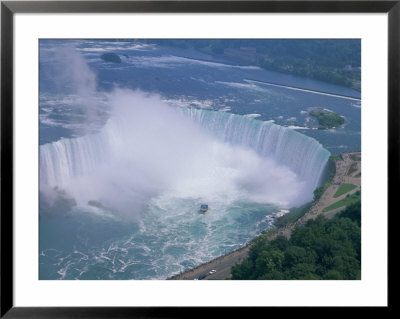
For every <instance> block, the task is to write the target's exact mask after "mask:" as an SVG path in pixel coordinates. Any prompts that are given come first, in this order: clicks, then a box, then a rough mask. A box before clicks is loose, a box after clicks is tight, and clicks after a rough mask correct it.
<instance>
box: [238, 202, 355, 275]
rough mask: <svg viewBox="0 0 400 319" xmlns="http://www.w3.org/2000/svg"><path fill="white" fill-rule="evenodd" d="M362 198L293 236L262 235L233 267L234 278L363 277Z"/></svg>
mask: <svg viewBox="0 0 400 319" xmlns="http://www.w3.org/2000/svg"><path fill="white" fill-rule="evenodd" d="M360 225H361V202H360V200H359V201H357V202H356V203H354V204H353V205H351V206H349V207H347V208H346V209H345V210H344V211H343V212H341V213H339V214H337V215H336V216H335V217H333V218H332V219H327V218H325V217H324V216H322V215H320V216H318V217H317V218H316V219H315V220H309V221H307V223H306V224H305V225H304V226H303V227H296V228H295V229H294V230H293V232H292V235H291V237H290V239H289V240H288V239H286V238H285V237H284V236H278V237H276V238H275V239H274V240H271V241H268V240H266V238H258V240H257V241H254V244H253V245H252V247H251V248H250V252H249V257H248V258H247V259H245V260H244V261H243V262H241V263H240V264H237V265H235V266H233V267H232V268H231V274H232V277H231V279H233V280H263V279H265V280H293V279H304V280H316V279H326V280H359V279H361V228H360Z"/></svg>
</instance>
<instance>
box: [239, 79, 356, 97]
mask: <svg viewBox="0 0 400 319" xmlns="http://www.w3.org/2000/svg"><path fill="white" fill-rule="evenodd" d="M245 81H251V82H256V83H262V84H266V85H270V86H276V87H281V88H285V89H289V90H296V91H303V92H309V93H315V94H321V95H327V96H333V97H338V98H343V99H347V100H354V101H361V98H357V97H354V96H349V95H343V94H337V93H330V92H325V91H319V90H311V89H305V88H301V87H297V86H289V85H283V84H279V83H273V82H267V81H260V80H253V79H245Z"/></svg>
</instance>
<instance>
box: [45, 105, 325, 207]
mask: <svg viewBox="0 0 400 319" xmlns="http://www.w3.org/2000/svg"><path fill="white" fill-rule="evenodd" d="M175 110H176V109H172V110H170V111H173V113H175V115H174V116H176V115H179V114H177V113H178V112H176V111H175ZM178 110H179V113H181V115H182V114H183V115H184V117H185V118H189V119H191V121H192V122H194V123H195V124H197V125H199V126H200V128H201V130H202V131H206V132H208V133H210V135H212V136H214V137H215V138H216V139H217V140H219V141H222V142H224V143H226V144H230V145H234V146H241V147H244V148H246V149H251V150H253V151H255V152H256V153H257V154H258V156H260V157H261V158H270V159H272V160H273V161H274V162H276V163H278V164H279V165H281V166H285V167H288V168H289V169H290V170H291V171H292V172H294V173H295V174H296V175H297V177H298V179H299V180H301V181H302V182H303V183H304V185H303V187H302V188H303V189H302V191H301V192H302V194H303V195H302V197H303V200H304V201H308V200H311V199H312V194H313V190H314V189H315V188H316V187H317V186H319V184H320V182H321V179H322V177H323V175H324V170H325V167H326V164H327V161H328V159H329V156H330V153H329V152H328V151H327V150H326V149H324V148H323V147H322V145H321V144H320V143H319V142H318V141H316V140H315V139H313V138H311V137H308V136H305V135H303V134H300V133H298V132H296V131H294V130H291V129H288V128H285V127H282V126H279V125H276V124H273V123H267V122H263V121H260V120H256V119H252V118H249V117H245V116H241V115H236V114H230V113H226V112H218V111H209V110H199V109H194V108H178ZM165 115H166V116H167V118H166V119H165V121H164V119H161V120H158V121H160V122H161V121H164V122H166V123H163V124H162V125H163V126H162V127H163V129H164V131H166V130H169V128H168V116H169V114H165ZM181 115H179V116H181ZM161 118H162V116H161ZM173 120H174V119H173ZM123 121H124V125H125V124H126V123H125V119H123ZM121 123H122V122H118V121H117V122H116V121H113V119H112V118H111V119H110V121H109V122H108V123H107V124H106V126H105V127H104V128H103V129H102V130H101V132H99V133H97V134H91V135H87V136H83V137H78V138H70V139H67V138H64V139H60V140H59V141H56V142H52V143H49V144H45V145H42V146H40V183H41V188H42V187H46V186H49V187H56V186H57V187H59V188H64V187H66V186H68V184H69V183H70V181H71V179H76V178H80V177H83V176H86V175H88V174H93V176H96V172H104V170H107V168H108V167H109V166H107V165H109V163H113V165H115V164H116V163H117V161H116V156H118V155H119V154H120V153H121V150H122V151H123V152H125V146H124V143H125V142H126V140H128V139H131V138H133V137H132V136H133V135H132V134H131V132H130V131H129V134H128V133H127V132H125V131H124V127H121V125H120V124H121ZM178 123H179V122H178ZM175 124H176V123H175ZM130 125H133V124H131V123H128V125H127V126H128V127H129V126H130ZM175 126H176V125H175ZM179 134H183V133H182V131H179V132H176V136H177V135H179ZM136 135H137V134H136ZM176 136H172V137H171V139H170V140H173V139H174V137H176ZM121 137H123V138H121ZM134 139H140V136H136V137H134ZM195 143H196V142H195V141H194V142H193V144H195ZM133 145H135V146H128V147H126V148H129V147H130V148H131V150H128V151H127V155H125V154H124V156H128V157H127V158H126V159H124V161H126V162H128V161H129V160H130V159H132V158H134V157H133V156H134V155H133V154H134V153H135V152H136V153H140V150H139V149H138V148H136V144H133ZM185 145H189V144H187V143H186V144H183V147H185ZM140 146H141V147H143V145H140ZM160 147H161V145H160ZM178 147H180V148H182V145H178ZM190 147H193V149H195V147H196V146H195V145H194V146H190ZM193 149H192V148H191V149H190V150H187V151H186V153H193ZM142 151H143V149H142ZM177 159H178V157H172V158H171V159H168V160H169V161H170V162H173V161H175V162H176V160H177ZM117 160H118V161H120V159H119V158H118V159H117ZM134 160H135V161H136V160H137V159H136V158H134ZM179 160H181V158H179ZM124 165H126V163H125V164H124ZM162 173H164V172H162ZM151 174H157V173H156V172H152V173H151ZM260 174H261V175H262V173H261V172H260ZM152 176H154V175H152ZM121 177H122V179H124V178H125V176H124V175H121ZM167 177H168V176H165V177H164V180H166V179H167ZM135 178H141V176H139V177H138V176H136V175H135ZM146 178H147V176H145V177H143V179H146ZM265 178H266V179H268V178H269V177H268V176H266V177H265ZM268 182H269V183H271V184H274V183H275V182H276V181H275V180H273V179H271V180H270V181H268ZM282 191H284V190H282Z"/></svg>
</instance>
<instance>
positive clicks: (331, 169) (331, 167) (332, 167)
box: [313, 155, 339, 203]
mask: <svg viewBox="0 0 400 319" xmlns="http://www.w3.org/2000/svg"><path fill="white" fill-rule="evenodd" d="M337 159H339V155H331V156H330V157H329V160H328V178H327V179H326V181H325V182H324V183H323V184H322V186H320V187H317V188H316V189H315V190H314V201H313V203H315V202H317V201H318V200H319V199H320V198H321V196H322V194H323V193H325V191H326V190H327V189H328V187H329V185H330V184H331V183H332V180H333V178H334V177H335V174H336V163H335V161H336V160H337Z"/></svg>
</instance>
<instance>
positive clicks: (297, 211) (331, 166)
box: [275, 155, 339, 227]
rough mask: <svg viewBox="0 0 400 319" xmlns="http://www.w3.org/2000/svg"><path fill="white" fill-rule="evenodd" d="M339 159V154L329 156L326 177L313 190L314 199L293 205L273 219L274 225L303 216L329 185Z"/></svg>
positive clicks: (289, 222) (283, 223) (287, 223)
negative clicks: (280, 215)
mask: <svg viewBox="0 0 400 319" xmlns="http://www.w3.org/2000/svg"><path fill="white" fill-rule="evenodd" d="M337 159H339V155H332V156H330V157H329V161H328V177H327V179H326V181H325V183H324V184H322V186H320V187H317V188H316V189H315V190H314V199H313V201H312V202H309V203H306V204H304V205H303V206H300V207H295V208H293V209H291V210H290V212H289V213H287V214H285V215H283V216H282V217H279V218H277V220H276V221H275V226H276V227H285V226H289V225H290V224H292V223H294V222H296V221H297V220H298V219H299V218H301V217H303V216H304V215H305V214H306V213H307V212H308V211H309V210H310V208H311V207H312V205H314V204H315V203H316V202H317V201H318V200H319V199H320V197H321V196H322V194H323V193H324V192H325V191H326V190H327V188H328V187H329V185H330V184H331V182H332V180H333V178H334V177H335V174H336V163H335V161H336V160H337Z"/></svg>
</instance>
